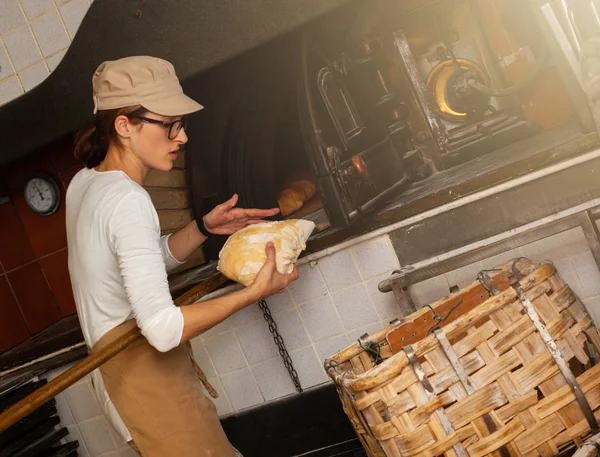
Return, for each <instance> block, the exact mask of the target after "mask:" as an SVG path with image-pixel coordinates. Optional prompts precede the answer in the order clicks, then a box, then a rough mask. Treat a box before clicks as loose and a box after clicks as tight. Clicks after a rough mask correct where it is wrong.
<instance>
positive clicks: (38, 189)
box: [24, 173, 60, 216]
mask: <svg viewBox="0 0 600 457" xmlns="http://www.w3.org/2000/svg"><path fill="white" fill-rule="evenodd" d="M24 195H25V202H26V203H27V205H28V206H29V208H30V209H31V210H32V211H33V212H34V213H36V214H38V215H40V216H49V215H51V214H54V213H55V212H56V210H57V209H58V206H59V205H60V191H59V189H58V185H57V184H56V182H55V181H54V179H52V178H51V177H50V176H48V175H47V174H44V173H37V174H35V175H33V176H31V177H30V178H29V179H28V180H27V182H26V183H25V191H24Z"/></svg>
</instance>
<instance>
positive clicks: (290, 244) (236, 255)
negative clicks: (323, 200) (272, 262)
mask: <svg viewBox="0 0 600 457" xmlns="http://www.w3.org/2000/svg"><path fill="white" fill-rule="evenodd" d="M314 229H315V224H314V222H312V221H307V220H304V219H289V220H287V221H281V222H263V223H260V224H255V225H250V226H248V227H246V228H243V229H242V230H239V231H238V232H236V233H234V234H233V235H231V236H230V237H229V239H228V240H227V241H226V243H225V245H224V246H223V249H221V252H220V253H219V264H218V269H219V271H220V272H221V273H223V274H224V275H225V276H227V277H228V278H229V279H231V280H233V281H236V282H239V283H241V284H244V285H245V286H247V285H249V284H251V283H252V282H253V281H254V279H256V275H257V274H258V272H259V271H260V269H261V268H262V266H263V265H264V263H265V261H266V260H267V255H266V253H265V248H266V245H267V242H269V241H271V242H273V244H274V245H275V251H276V252H277V256H276V263H277V271H279V272H280V273H284V274H289V273H291V272H292V271H293V269H294V264H295V263H296V260H298V256H299V255H300V253H301V252H302V251H303V250H304V249H306V240H307V239H308V237H309V236H310V234H311V233H312V231H313V230H314Z"/></svg>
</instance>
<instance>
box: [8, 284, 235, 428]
mask: <svg viewBox="0 0 600 457" xmlns="http://www.w3.org/2000/svg"><path fill="white" fill-rule="evenodd" d="M226 280H227V278H225V277H224V276H223V275H221V274H220V273H217V274H215V275H213V276H211V277H210V278H208V279H207V280H205V281H203V282H201V283H200V284H198V285H197V286H196V287H194V288H192V289H191V290H190V291H188V292H186V293H185V294H183V295H182V296H181V297H179V298H177V299H176V300H175V304H176V305H177V306H185V305H188V304H190V303H193V302H196V301H198V300H199V299H200V298H201V297H203V296H204V295H206V294H209V293H210V292H212V291H213V290H215V289H216V288H217V287H219V286H220V285H221V284H223V283H225V281H226ZM141 337H142V334H141V331H140V329H139V328H137V327H136V328H134V329H132V330H130V331H129V332H127V333H125V334H124V335H122V336H121V337H119V338H117V339H116V340H115V341H113V342H112V343H110V344H108V345H106V347H104V348H102V349H101V350H99V351H98V352H95V353H93V354H91V355H90V356H88V357H86V358H85V359H83V360H82V361H81V362H79V363H78V364H77V365H74V366H73V367H71V368H69V369H68V370H67V371H65V372H64V373H63V374H61V375H59V376H57V377H56V378H54V379H53V380H52V381H50V382H49V383H48V384H46V385H45V386H43V387H41V388H39V389H38V390H36V391H35V392H33V393H31V394H30V395H28V396H27V397H25V398H23V399H22V400H20V401H19V402H17V403H15V404H14V405H12V406H11V407H10V408H8V409H7V410H6V411H4V412H3V413H2V414H0V433H2V432H3V431H5V430H6V429H7V428H8V427H10V426H11V425H13V424H15V423H16V422H18V421H20V420H21V419H23V418H24V417H26V416H28V415H29V414H31V413H32V412H33V411H35V410H36V409H38V408H39V407H40V406H42V405H43V404H44V403H46V402H47V401H49V400H51V399H52V398H54V397H56V396H57V395H58V394H59V393H61V392H62V391H63V390H66V389H67V388H69V387H70V386H72V385H73V384H75V383H76V382H77V381H79V380H80V379H81V378H83V377H84V376H86V375H87V374H89V373H91V372H92V371H94V370H95V369H96V368H98V367H99V366H100V365H102V364H103V363H104V362H106V361H107V360H109V359H110V358H112V357H114V356H115V355H117V354H118V353H119V352H121V351H122V350H124V349H125V348H127V347H128V346H129V345H130V344H131V343H133V342H134V341H136V340H137V339H139V338H141Z"/></svg>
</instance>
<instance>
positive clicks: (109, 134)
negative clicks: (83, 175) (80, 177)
mask: <svg viewBox="0 0 600 457" xmlns="http://www.w3.org/2000/svg"><path fill="white" fill-rule="evenodd" d="M146 112H147V110H146V109H145V108H143V107H142V106H140V105H137V106H128V107H125V108H117V109H111V110H102V111H98V113H96V121H95V122H94V123H93V124H92V125H89V126H87V127H85V128H83V129H82V130H80V131H79V132H77V134H76V135H75V158H76V159H77V160H79V161H80V162H82V163H83V164H85V166H86V167H87V168H94V167H96V166H98V165H100V163H101V162H102V161H103V160H104V158H105V157H106V153H107V152H108V147H109V146H110V145H111V144H113V143H114V144H116V145H117V146H120V145H121V140H120V138H119V135H118V134H117V131H116V130H115V119H116V118H117V117H118V116H121V115H125V116H134V115H137V116H139V115H142V114H144V113H146ZM131 122H132V123H137V121H136V120H134V119H132V120H131Z"/></svg>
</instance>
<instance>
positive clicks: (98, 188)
mask: <svg viewBox="0 0 600 457" xmlns="http://www.w3.org/2000/svg"><path fill="white" fill-rule="evenodd" d="M92 85H93V95H94V105H95V115H96V119H95V123H94V125H93V126H91V127H89V128H87V129H85V130H83V131H81V132H80V133H79V134H78V135H77V138H76V145H75V155H76V157H77V158H78V159H80V160H81V161H82V162H83V163H84V164H85V165H86V167H85V168H83V169H82V170H81V171H80V172H79V173H77V175H76V176H75V177H74V178H73V180H72V181H71V183H70V185H69V188H68V191H67V198H66V207H67V215H66V219H67V236H68V247H69V272H70V275H71V281H72V284H73V291H74V295H75V302H76V304H77V312H78V315H79V320H80V322H81V327H82V330H83V334H84V337H85V340H86V342H87V344H88V346H89V347H90V348H91V351H98V350H99V349H101V348H103V347H105V346H106V345H107V344H109V343H110V342H112V341H114V340H115V339H116V338H118V337H119V336H120V335H122V334H124V333H126V332H127V331H128V330H131V329H132V328H134V327H135V326H138V327H139V328H140V329H141V332H142V334H143V336H144V338H142V339H140V340H138V341H137V342H135V343H134V344H133V345H131V346H130V347H128V348H127V349H125V350H124V351H123V352H121V353H120V354H118V355H117V356H116V357H114V358H112V359H111V360H109V361H108V362H107V363H105V364H104V365H103V366H102V367H101V368H100V372H101V374H102V381H103V383H104V386H105V388H106V392H107V393H108V397H109V398H110V401H111V402H112V404H114V406H115V407H116V410H117V411H118V415H119V416H120V417H121V419H122V420H123V422H124V424H125V425H126V427H127V430H128V431H129V433H130V434H131V437H132V438H133V441H134V442H135V444H136V445H137V448H139V451H140V452H141V454H142V455H143V456H145V457H169V456H173V457H175V456H176V457H188V456H189V457H192V456H194V457H198V456H207V457H208V456H218V457H235V456H236V455H239V454H237V452H236V451H235V449H234V448H233V447H232V445H231V444H230V443H229V441H228V440H227V437H226V436H225V433H224V432H223V429H222V427H221V424H220V422H219V418H218V416H217V414H216V409H215V407H214V405H213V403H212V402H211V401H210V400H208V399H207V398H206V397H205V395H204V393H203V390H202V383H201V381H200V379H199V376H198V374H197V371H196V367H195V366H194V364H193V363H192V361H191V359H190V352H189V343H187V342H188V341H189V340H190V339H192V338H194V337H196V336H198V335H200V334H201V333H203V332H205V331H206V330H208V329H210V328H211V327H213V326H215V325H216V324H218V323H219V322H221V321H223V320H224V319H226V318H227V317H229V316H231V315H232V314H233V313H235V312H236V311H238V310H240V309H242V308H244V307H246V306H248V305H251V304H253V303H255V302H256V301H258V300H259V299H261V298H263V297H267V296H269V295H272V294H274V293H277V292H280V291H281V290H283V289H284V288H285V287H286V286H287V285H288V284H290V283H291V282H292V281H294V280H295V279H297V278H298V273H297V271H296V270H294V272H293V273H291V274H289V275H282V274H280V273H278V271H277V269H276V266H275V249H274V247H273V245H272V244H269V245H268V246H267V262H266V264H265V265H264V267H263V268H262V270H261V271H260V273H259V275H258V277H257V278H256V281H255V282H254V283H253V284H252V285H250V286H249V287H247V288H245V289H243V290H240V291H238V292H235V293H232V294H230V295H227V296H225V297H222V298H218V299H215V300H210V301H205V302H202V303H197V304H193V305H190V306H186V307H183V308H178V307H176V306H175V305H174V303H173V300H172V298H171V295H170V294H169V285H168V282H167V271H168V270H170V269H172V268H174V267H176V266H178V265H180V264H181V263H182V262H184V261H185V260H186V258H187V257H188V256H189V255H190V254H191V253H192V252H194V251H195V250H196V249H198V247H200V246H201V245H202V243H203V242H204V241H205V240H206V239H207V237H208V236H209V235H210V234H232V233H234V232H235V231H237V230H239V229H241V228H242V227H245V226H247V225H249V224H254V223H257V222H260V221H261V218H264V217H268V216H273V215H275V214H276V213H277V212H278V210H276V209H272V210H258V209H241V208H236V207H235V205H236V202H237V196H236V195H234V196H233V197H232V198H231V199H230V200H229V201H227V202H225V203H223V204H221V205H219V206H217V207H216V208H215V209H213V210H212V211H211V212H210V213H208V214H207V215H206V216H204V217H203V218H202V219H201V220H197V221H193V222H191V223H190V224H188V225H187V226H186V227H184V228H183V229H181V230H180V231H179V232H177V233H174V234H172V235H167V236H163V237H161V236H160V226H159V220H158V215H157V213H156V210H155V208H154V207H153V205H152V201H151V200H150V197H149V195H148V193H147V192H146V190H145V189H144V188H143V187H142V183H143V181H144V177H145V176H146V175H147V174H148V172H149V171H150V170H161V171H168V170H170V169H171V168H172V167H173V162H174V161H175V160H176V159H177V156H178V154H180V153H181V152H180V151H181V147H182V146H183V145H184V144H185V143H186V142H187V140H188V138H187V135H186V131H185V127H186V125H187V121H188V119H189V118H188V116H189V115H190V114H191V113H194V112H196V111H199V110H201V109H202V108H203V107H202V106H201V105H199V104H198V103H196V102H195V101H193V100H192V99H190V98H189V97H187V96H186V95H184V93H183V91H182V88H181V86H180V84H179V80H178V78H177V76H176V74H175V70H174V68H173V66H172V65H171V64H170V63H169V62H167V61H165V60H162V59H158V58H154V57H148V56H135V57H128V58H124V59H120V60H116V61H110V62H104V63H103V64H101V65H100V66H99V67H98V69H97V70H96V72H95V73H94V76H93V79H92Z"/></svg>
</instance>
